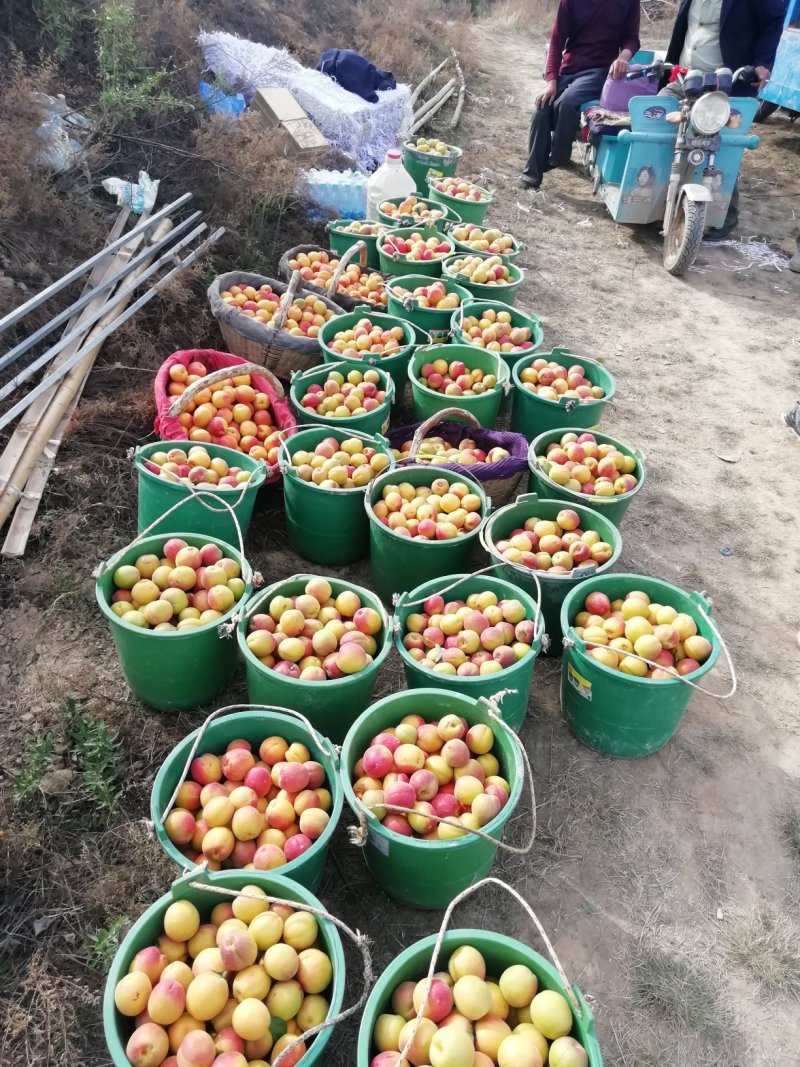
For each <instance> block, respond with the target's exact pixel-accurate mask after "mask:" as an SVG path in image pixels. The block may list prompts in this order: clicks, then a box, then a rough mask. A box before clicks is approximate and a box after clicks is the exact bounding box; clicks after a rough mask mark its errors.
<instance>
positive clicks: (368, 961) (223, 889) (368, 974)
mask: <svg viewBox="0 0 800 1067" xmlns="http://www.w3.org/2000/svg"><path fill="white" fill-rule="evenodd" d="M200 869H203V868H200ZM189 887H190V888H191V889H201V890H203V891H204V892H208V893H217V894H219V895H220V896H225V897H237V898H238V897H243V898H244V899H245V900H260V901H262V902H263V901H265V900H266V901H267V902H268V903H270V904H283V905H286V906H287V907H289V908H293V909H294V910H295V911H307V912H309V913H310V914H311V915H316V916H319V918H321V919H327V921H328V922H331V923H333V924H334V926H336V927H338V929H340V930H341V931H342V932H343V933H345V934H347V936H348V937H349V938H350V939H351V941H353V942H354V944H355V945H356V947H357V948H358V950H359V952H360V953H361V957H362V959H363V961H364V988H363V990H362V992H361V996H360V997H359V998H358V1001H357V1002H356V1003H355V1004H353V1005H352V1006H351V1007H349V1008H346V1009H345V1010H344V1011H340V1012H338V1013H337V1014H336V1015H334V1016H333V1018H328V1019H325V1021H324V1022H321V1023H319V1025H318V1026H312V1027H311V1029H310V1030H305V1031H304V1032H303V1033H302V1034H300V1035H299V1036H298V1037H296V1038H295V1040H294V1041H291V1042H290V1043H289V1044H288V1045H287V1046H286V1048H285V1049H283V1051H282V1052H280V1053H279V1055H278V1056H277V1058H276V1059H274V1060H272V1067H279V1064H280V1062H281V1060H282V1059H283V1058H284V1056H287V1055H288V1054H289V1053H290V1052H291V1051H292V1049H295V1048H297V1047H298V1045H301V1044H302V1043H303V1042H305V1041H308V1040H309V1038H312V1037H316V1035H317V1034H319V1033H321V1032H322V1031H323V1030H327V1029H328V1028H329V1027H331V1026H335V1025H336V1023H340V1022H342V1021H343V1020H344V1019H348V1018H349V1017H350V1016H351V1015H354V1014H355V1013H356V1012H357V1011H359V1010H360V1009H361V1008H362V1007H363V1005H364V1002H365V1001H366V999H367V996H368V994H369V992H370V987H371V986H372V981H373V973H372V956H371V954H370V951H369V938H368V937H367V935H366V934H362V933H361V932H360V931H359V930H352V929H351V928H350V927H349V926H348V925H347V923H345V922H342V920H341V919H337V918H336V916H335V915H331V913H330V912H329V911H325V910H324V909H322V908H315V907H313V906H312V905H311V904H305V903H303V902H301V901H298V900H284V899H283V898H282V897H272V896H260V895H258V894H256V893H247V892H245V891H244V890H238V889H228V888H227V886H221V885H214V884H213V883H212V882H189Z"/></svg>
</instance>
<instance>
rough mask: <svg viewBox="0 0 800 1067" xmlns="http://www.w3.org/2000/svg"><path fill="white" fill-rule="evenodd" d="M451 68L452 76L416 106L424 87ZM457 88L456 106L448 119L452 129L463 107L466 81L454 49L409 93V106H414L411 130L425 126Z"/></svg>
mask: <svg viewBox="0 0 800 1067" xmlns="http://www.w3.org/2000/svg"><path fill="white" fill-rule="evenodd" d="M451 68H452V76H451V77H449V78H448V80H447V81H446V82H445V83H444V85H442V86H441V87H440V88H439V89H437V90H436V92H435V93H434V94H433V96H431V97H429V98H428V99H427V100H425V101H423V103H421V104H419V106H417V101H418V100H419V98H420V96H421V94H422V92H423V90H424V89H426V88H428V86H429V85H432V84H433V83H434V82H435V81H436V79H437V78H438V77H439V76H440V75H444V76H445V77H447V76H448V75H449V74H450V70H451ZM456 90H458V96H457V98H456V107H455V111H454V112H453V117H452V119H451V120H450V129H451V130H454V129H455V128H456V126H458V123H459V121H460V119H461V112H462V110H463V108H464V99H465V97H466V92H467V83H466V81H465V80H464V72H463V70H462V69H461V64H460V63H459V61H458V54H457V53H456V52H455V50H454V51H453V52H452V54H451V55H449V56H448V57H447V59H445V60H443V61H442V62H441V63H440V64H439V66H438V67H435V68H434V69H433V70H432V71H431V72H430V74H426V75H425V77H424V78H423V79H422V81H421V82H420V83H419V84H418V85H417V87H416V88H415V89H414V91H413V93H412V94H411V106H412V107H413V108H414V119H413V122H412V125H411V132H412V133H416V132H417V131H418V130H421V129H422V127H423V126H426V125H427V124H428V123H429V122H430V120H431V119H432V118H433V116H434V115H436V114H437V113H438V112H439V111H441V109H442V108H443V107H444V105H445V104H446V103H447V101H448V100H449V99H450V97H451V96H453V94H454V93H455V92H456Z"/></svg>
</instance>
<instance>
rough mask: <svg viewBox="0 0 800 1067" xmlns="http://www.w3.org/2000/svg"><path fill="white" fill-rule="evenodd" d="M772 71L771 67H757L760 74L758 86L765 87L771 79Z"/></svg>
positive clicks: (757, 72)
mask: <svg viewBox="0 0 800 1067" xmlns="http://www.w3.org/2000/svg"><path fill="white" fill-rule="evenodd" d="M771 73H772V71H771V70H770V69H769V67H756V74H757V75H758V88H759V89H763V88H764V86H765V85H766V84H767V82H768V81H769V76H770V74H771Z"/></svg>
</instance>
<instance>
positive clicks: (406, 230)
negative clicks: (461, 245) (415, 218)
mask: <svg viewBox="0 0 800 1067" xmlns="http://www.w3.org/2000/svg"><path fill="white" fill-rule="evenodd" d="M412 233H419V234H422V235H423V237H426V238H428V237H433V236H438V237H439V238H440V243H445V244H447V246H448V248H449V249H450V251H451V252H452V250H453V247H454V246H453V242H452V240H451V239H450V238H449V237H445V236H444V234H443V233H441V232H440V231H439V230H437V229H436V227H435V226H403V227H401V228H398V229H395V230H387V231H386V233H384V235H383V237H384V240H383V241H382V242H381V243H380V244H379V245H378V255H379V256H380V260H381V270H382V271H383V273H384V274H387V275H391V276H392V277H393V278H398V277H403V276H405V275H407V274H424V275H425V276H426V277H428V278H439V277H441V274H442V263H443V262H444V256H442V257H441V258H440V259H415V260H410V259H407V258H406V256H404V255H403V254H402V253H400V252H393V253H389V252H384V250H383V244H384V242H385V241H386V240H388V239H389V238H390V237H399V238H401V239H402V238H404V237H410V236H411V234H412ZM448 255H449V253H448Z"/></svg>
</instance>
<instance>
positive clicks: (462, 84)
mask: <svg viewBox="0 0 800 1067" xmlns="http://www.w3.org/2000/svg"><path fill="white" fill-rule="evenodd" d="M453 63H454V64H455V68H456V76H457V77H458V99H457V100H456V109H455V111H454V112H453V117H452V119H451V120H450V129H451V130H454V129H455V128H456V126H458V123H459V119H460V118H461V112H462V111H463V109H464V98H465V97H466V94H467V83H466V80H465V78H464V71H463V70H462V69H461V64H460V63H459V61H458V53H457V52H456V51H455V49H453Z"/></svg>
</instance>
